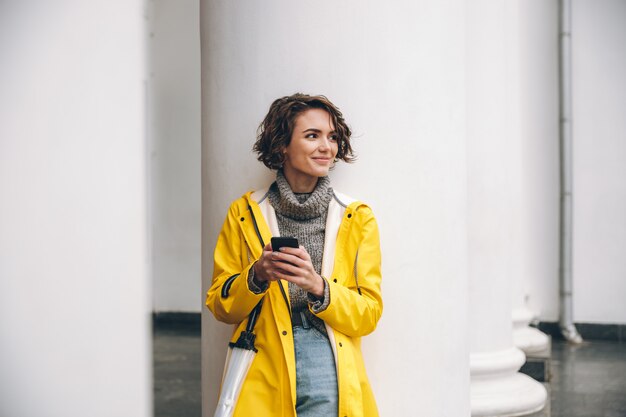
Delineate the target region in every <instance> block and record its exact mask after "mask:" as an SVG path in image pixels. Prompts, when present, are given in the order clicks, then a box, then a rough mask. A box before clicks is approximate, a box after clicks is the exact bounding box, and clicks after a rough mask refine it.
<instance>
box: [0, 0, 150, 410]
mask: <svg viewBox="0 0 626 417" xmlns="http://www.w3.org/2000/svg"><path fill="white" fill-rule="evenodd" d="M143 12H144V11H143V9H142V2H141V1H128V0H124V1H113V0H106V1H104V0H94V1H90V2H82V1H73V0H60V1H56V2H10V3H9V2H3V3H2V5H1V6H0V56H2V65H0V91H2V93H1V94H0V115H1V117H2V118H1V120H0V201H1V203H0V230H1V233H0V340H2V348H1V352H2V354H1V355H0V370H1V371H0V415H2V416H11V417H32V416H46V417H72V416H76V417H78V416H85V415H89V416H93V417H100V416H101V417H127V416H137V417H148V416H149V415H151V408H152V406H151V393H152V388H151V383H150V376H151V372H150V367H151V354H150V351H151V343H150V326H149V324H150V322H149V318H150V302H149V300H150V296H149V293H150V291H149V284H148V273H147V264H148V259H147V240H146V222H147V218H146V193H145V189H146V187H145V180H146V175H145V174H146V164H145V156H146V155H145V151H146V150H145V119H144V101H145V97H144V95H145V92H144V79H145V74H144V55H145V49H144V42H145V40H144V37H145V25H144V17H143Z"/></svg>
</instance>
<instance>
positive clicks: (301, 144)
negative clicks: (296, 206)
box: [283, 109, 337, 192]
mask: <svg viewBox="0 0 626 417" xmlns="http://www.w3.org/2000/svg"><path fill="white" fill-rule="evenodd" d="M284 152H285V163H284V165H283V171H284V173H285V178H286V179H287V181H288V182H289V185H290V186H291V189H292V190H293V191H294V192H311V191H313V189H314V188H315V185H316V184H317V179H318V178H320V177H324V176H326V175H328V170H329V169H330V167H331V166H332V164H333V161H334V160H335V156H336V155H337V134H336V133H335V126H334V124H333V121H332V119H331V117H330V114H329V113H328V112H327V111H326V110H322V109H309V110H306V111H304V112H302V113H301V114H300V115H299V116H298V117H297V118H296V123H295V125H294V128H293V132H292V134H291V141H290V142H289V145H288V146H287V147H286V148H285V151H284Z"/></svg>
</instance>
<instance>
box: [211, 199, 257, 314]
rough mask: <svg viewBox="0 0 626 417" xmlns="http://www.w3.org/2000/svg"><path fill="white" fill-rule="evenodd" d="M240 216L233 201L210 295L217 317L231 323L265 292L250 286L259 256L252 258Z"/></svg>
mask: <svg viewBox="0 0 626 417" xmlns="http://www.w3.org/2000/svg"><path fill="white" fill-rule="evenodd" d="M239 218H240V216H239V214H238V209H237V205H236V204H235V203H233V205H232V206H231V207H230V209H229V211H228V215H227V216H226V220H225V221H224V225H223V226H222V230H221V232H220V234H219V237H218V238H217V244H216V245H215V252H214V257H213V258H214V266H213V281H212V283H211V287H210V288H209V290H208V291H207V297H206V305H207V307H208V308H209V310H211V312H212V313H213V315H214V316H215V318H216V319H218V320H219V321H222V322H224V323H229V324H238V323H241V322H242V321H243V320H245V319H246V318H247V317H248V315H249V314H250V312H251V311H252V309H253V308H254V307H255V306H256V305H257V303H258V302H259V301H260V300H261V298H262V297H263V296H264V295H265V292H261V293H255V292H253V291H252V290H251V289H250V288H249V287H248V273H249V272H250V268H252V265H253V264H254V262H255V261H256V259H249V258H250V257H251V256H250V255H249V251H248V248H247V244H246V242H245V239H244V238H243V234H242V230H241V227H240V225H239V223H238V222H239Z"/></svg>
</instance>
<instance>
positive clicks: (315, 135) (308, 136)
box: [305, 133, 317, 139]
mask: <svg viewBox="0 0 626 417" xmlns="http://www.w3.org/2000/svg"><path fill="white" fill-rule="evenodd" d="M305 138H307V139H315V138H317V133H309V134H307V135H306V136H305Z"/></svg>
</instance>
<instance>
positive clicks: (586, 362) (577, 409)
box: [154, 328, 626, 417]
mask: <svg viewBox="0 0 626 417" xmlns="http://www.w3.org/2000/svg"><path fill="white" fill-rule="evenodd" d="M551 362H552V364H551V380H550V383H549V384H547V385H548V390H549V392H550V393H551V395H550V396H551V401H550V404H549V405H548V407H546V410H544V412H543V413H541V414H537V416H539V415H541V416H542V417H543V416H545V417H626V344H624V343H617V342H605V341H593V342H587V343H585V344H583V345H581V346H571V345H568V344H566V343H564V342H562V341H554V342H553V344H552V360H551ZM200 395H201V394H200V332H199V330H197V329H195V330H194V329H189V328H185V329H181V330H172V329H171V328H168V329H157V330H155V332H154V411H155V412H154V415H155V417H200V416H201V398H200ZM450 417H455V416H450Z"/></svg>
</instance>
